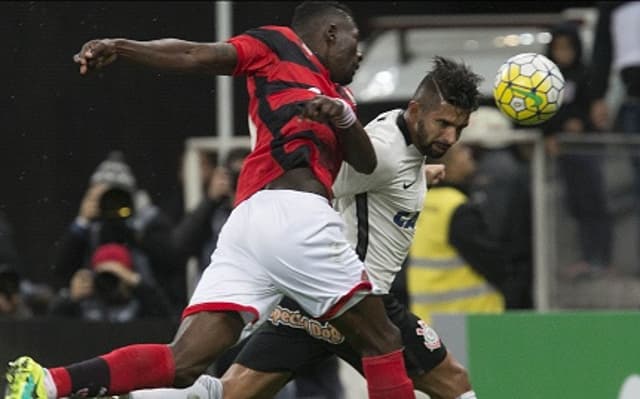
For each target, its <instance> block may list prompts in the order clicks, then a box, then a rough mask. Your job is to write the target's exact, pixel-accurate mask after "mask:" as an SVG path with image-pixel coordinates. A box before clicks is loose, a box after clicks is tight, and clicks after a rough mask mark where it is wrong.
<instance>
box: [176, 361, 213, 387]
mask: <svg viewBox="0 0 640 399" xmlns="http://www.w3.org/2000/svg"><path fill="white" fill-rule="evenodd" d="M207 367H208V366H203V365H202V364H192V365H188V366H187V365H185V366H180V367H179V368H178V366H177V365H176V373H175V377H174V379H173V387H174V388H186V387H190V386H191V385H193V384H194V383H195V382H196V380H197V379H198V378H199V377H200V376H201V375H202V374H204V373H205V371H206V370H207Z"/></svg>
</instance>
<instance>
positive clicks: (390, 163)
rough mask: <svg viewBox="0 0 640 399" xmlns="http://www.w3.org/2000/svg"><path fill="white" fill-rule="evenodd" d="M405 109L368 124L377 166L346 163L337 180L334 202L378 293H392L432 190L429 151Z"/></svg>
mask: <svg viewBox="0 0 640 399" xmlns="http://www.w3.org/2000/svg"><path fill="white" fill-rule="evenodd" d="M403 112H404V110H402V109H396V110H392V111H388V112H385V113H382V114H380V115H378V117H377V118H375V119H374V120H373V121H371V122H370V123H369V124H368V125H367V126H365V129H366V131H367V133H368V135H369V137H370V138H371V142H372V144H373V147H374V149H375V152H376V156H377V158H378V165H377V167H376V169H375V171H374V172H373V173H372V174H370V175H366V174H362V173H358V172H356V171H355V170H354V169H353V168H352V167H351V166H349V165H348V164H346V163H343V165H342V168H341V169H340V172H339V173H338V176H337V178H336V180H335V182H334V185H333V190H334V195H335V199H334V207H335V209H336V210H338V211H339V212H340V214H341V215H342V217H343V218H344V220H345V222H346V228H347V232H346V233H347V239H348V240H349V242H350V243H351V244H352V245H353V247H354V248H355V249H356V252H357V253H358V256H360V258H361V259H363V260H364V263H365V265H366V267H367V271H368V273H369V277H370V279H371V280H372V282H373V283H374V286H375V287H376V290H375V292H376V293H388V292H389V289H390V287H391V283H392V282H393V279H394V278H395V275H396V273H398V271H400V268H401V266H402V262H403V261H404V259H405V258H406V256H407V253H408V251H409V246H410V244H411V240H412V239H413V235H414V230H415V221H416V219H417V218H418V214H419V213H420V211H421V210H422V206H423V203H424V197H425V193H426V191H427V185H426V181H425V175H424V173H423V164H424V156H423V155H422V154H421V153H420V152H419V151H418V149H417V148H416V147H415V146H414V145H413V144H411V142H410V139H409V132H408V130H407V128H406V124H405V123H404V119H402V116H401V115H402V113H403Z"/></svg>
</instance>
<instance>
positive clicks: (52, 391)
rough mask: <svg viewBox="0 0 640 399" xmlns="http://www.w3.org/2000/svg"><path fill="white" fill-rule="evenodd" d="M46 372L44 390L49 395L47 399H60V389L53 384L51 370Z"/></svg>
mask: <svg viewBox="0 0 640 399" xmlns="http://www.w3.org/2000/svg"><path fill="white" fill-rule="evenodd" d="M43 370H44V390H45V392H46V393H47V398H49V399H58V388H57V387H56V384H55V383H54V382H53V378H51V374H50V373H49V370H47V369H43Z"/></svg>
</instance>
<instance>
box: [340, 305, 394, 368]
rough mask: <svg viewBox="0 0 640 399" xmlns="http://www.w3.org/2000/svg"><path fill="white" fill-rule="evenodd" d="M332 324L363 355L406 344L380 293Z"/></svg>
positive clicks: (351, 309) (391, 349) (356, 306)
mask: <svg viewBox="0 0 640 399" xmlns="http://www.w3.org/2000/svg"><path fill="white" fill-rule="evenodd" d="M331 324H333V325H334V326H335V327H336V328H337V329H338V330H339V331H340V332H342V333H343V334H344V335H345V337H346V340H347V342H349V344H350V345H352V346H353V347H354V348H355V349H356V350H357V351H358V352H359V353H360V354H361V355H362V356H375V355H381V354H384V353H389V352H392V351H395V350H398V349H400V348H401V347H402V341H401V338H400V334H399V330H398V328H397V327H396V326H395V325H394V324H393V323H392V322H391V320H389V318H388V317H387V314H386V312H385V308H384V305H383V302H382V298H381V297H380V296H378V295H368V296H367V297H365V298H364V299H363V300H361V301H360V302H358V303H357V304H356V305H355V306H353V307H351V308H349V309H348V310H347V311H346V312H344V313H343V314H342V315H341V316H339V317H337V318H335V319H332V320H331Z"/></svg>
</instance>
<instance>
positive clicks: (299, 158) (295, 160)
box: [271, 130, 322, 170]
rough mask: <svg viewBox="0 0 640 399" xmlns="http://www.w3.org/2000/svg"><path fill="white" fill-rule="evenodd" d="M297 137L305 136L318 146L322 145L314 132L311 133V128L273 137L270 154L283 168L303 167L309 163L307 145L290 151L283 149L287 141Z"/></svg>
mask: <svg viewBox="0 0 640 399" xmlns="http://www.w3.org/2000/svg"><path fill="white" fill-rule="evenodd" d="M299 138H307V139H309V140H311V141H313V143H314V144H315V145H316V146H317V147H318V148H320V147H321V146H322V142H321V141H320V140H318V138H317V137H316V135H315V133H313V132H312V131H311V130H305V131H302V132H298V133H295V134H290V135H288V136H286V137H285V136H278V137H277V138H274V139H273V141H271V154H272V155H273V158H274V159H276V160H277V161H278V163H279V164H280V166H282V168H283V169H284V170H291V169H295V168H303V167H308V166H309V165H311V163H310V162H309V159H310V155H311V154H310V150H309V148H308V147H307V146H301V147H298V148H296V149H295V150H293V151H291V152H285V151H284V147H285V144H286V143H287V142H289V141H292V140H295V139H299Z"/></svg>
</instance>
